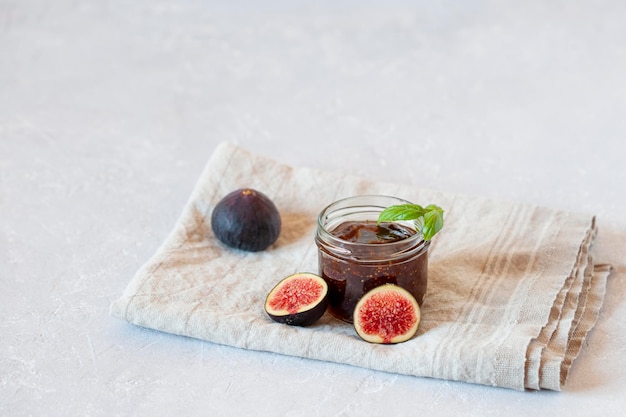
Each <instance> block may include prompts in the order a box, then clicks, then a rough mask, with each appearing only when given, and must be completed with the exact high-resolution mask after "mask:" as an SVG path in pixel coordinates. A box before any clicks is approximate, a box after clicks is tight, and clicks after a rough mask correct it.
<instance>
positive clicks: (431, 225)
mask: <svg viewBox="0 0 626 417" xmlns="http://www.w3.org/2000/svg"><path fill="white" fill-rule="evenodd" d="M443 213H444V211H443V209H442V208H441V207H439V206H437V205H435V204H429V205H428V206H426V208H424V207H422V206H420V205H419V204H399V205H396V206H390V207H387V208H386V209H385V210H383V211H382V212H381V213H380V215H379V216H378V223H380V222H394V221H401V220H413V221H414V223H415V227H416V229H417V231H418V232H419V233H421V234H422V236H423V237H424V240H430V239H432V238H433V236H435V235H436V234H437V233H438V232H439V231H440V230H441V229H442V228H443Z"/></svg>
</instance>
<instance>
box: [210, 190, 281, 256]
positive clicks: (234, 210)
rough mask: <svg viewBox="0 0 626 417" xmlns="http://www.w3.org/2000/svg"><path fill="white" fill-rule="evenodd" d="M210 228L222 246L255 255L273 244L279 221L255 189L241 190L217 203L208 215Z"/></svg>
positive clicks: (268, 203)
mask: <svg viewBox="0 0 626 417" xmlns="http://www.w3.org/2000/svg"><path fill="white" fill-rule="evenodd" d="M211 228H212V229H213V233H214V234H215V236H216V237H217V238H218V239H219V240H220V241H221V242H222V243H224V244H225V245H227V246H229V247H231V248H236V249H241V250H245V251H249V252H258V251H262V250H265V249H267V248H268V247H270V246H271V245H272V244H273V243H274V242H276V240H277V239H278V236H279V235H280V229H281V218H280V213H279V212H278V209H277V208H276V205H275V204H274V202H273V201H272V200H271V199H270V198H269V197H267V196H266V195H265V194H263V193H262V192H260V191H257V190H254V189H251V188H242V189H239V190H235V191H233V192H231V193H230V194H228V195H226V196H225V197H224V198H222V199H221V200H220V201H219V202H218V203H217V205H216V206H215V208H214V209H213V213H212V214H211Z"/></svg>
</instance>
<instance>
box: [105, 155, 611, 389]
mask: <svg viewBox="0 0 626 417" xmlns="http://www.w3.org/2000/svg"><path fill="white" fill-rule="evenodd" d="M243 187H250V188H255V189H257V190H259V191H262V192H263V193H265V194H267V195H268V196H269V197H270V198H272V199H273V201H274V202H275V203H276V205H277V207H278V208H279V210H280V212H281V216H282V220H283V227H282V232H281V235H280V237H279V239H278V241H277V242H276V244H274V245H273V246H272V247H271V248H270V249H268V250H266V251H263V252H255V253H250V252H242V251H237V250H232V249H229V248H226V247H224V246H222V245H221V244H220V243H219V242H218V241H217V240H216V239H215V238H214V236H213V234H212V231H211V227H210V215H211V211H212V209H213V207H214V206H215V204H216V203H217V202H218V201H219V200H220V199H221V198H222V197H223V196H225V195H226V194H227V193H229V192H230V191H233V190H235V189H237V188H243ZM363 194H386V195H394V196H397V197H401V198H405V199H407V200H410V201H413V202H416V203H420V204H429V203H436V204H438V205H440V206H442V207H443V208H444V209H445V210H446V213H445V216H446V217H445V220H446V225H445V227H444V229H443V230H442V231H441V232H440V233H439V234H438V235H437V236H436V237H435V239H434V240H433V243H432V245H431V249H430V258H429V259H430V269H429V284H428V292H427V295H426V298H425V301H424V305H423V308H422V323H421V325H420V328H419V331H418V335H417V336H416V337H415V338H413V339H412V340H410V341H408V342H405V343H401V344H397V345H375V344H370V343H367V342H364V341H362V340H361V339H359V337H358V336H357V334H356V333H355V331H354V329H353V328H352V326H351V325H349V324H346V323H343V322H340V321H338V320H336V319H334V318H332V317H331V316H330V315H329V314H328V313H327V314H325V315H324V316H323V317H322V319H321V320H320V321H319V322H317V323H316V324H315V325H313V326H310V327H292V326H287V325H282V324H278V323H275V322H273V321H272V320H270V319H269V318H268V316H267V315H266V314H265V311H264V309H263V303H264V300H265V296H266V294H267V293H268V292H269V290H270V289H271V288H272V287H273V286H274V285H275V284H276V283H277V282H278V281H279V280H280V279H282V278H283V277H285V276H287V275H289V274H292V273H294V272H300V271H311V272H317V268H318V267H317V248H316V246H315V243H314V240H313V237H314V233H315V227H316V217H317V215H318V213H319V212H320V210H321V209H322V208H323V207H324V206H325V205H327V204H329V203H331V202H333V201H335V200H337V199H339V198H342V197H348V196H352V195H363ZM595 235H596V226H595V221H594V217H593V216H592V215H589V214H576V213H571V212H564V211H557V210H552V209H549V208H543V207H537V206H532V205H526V204H520V203H516V202H506V201H494V200H490V199H485V198H477V197H470V196H464V195H454V194H448V193H443V192H437V191H433V190H430V189H421V188H416V187H415V186H408V185H400V184H392V183H382V182H376V181H371V180H368V179H364V178H359V177H356V176H348V175H343V174H339V173H332V172H325V171H320V170H314V169H307V168H292V167H290V166H288V165H285V164H281V163H279V162H276V161H274V160H271V159H267V158H265V157H261V156H259V155H255V154H252V153H250V152H249V151H247V150H245V149H243V148H241V147H238V146H236V145H233V144H229V143H223V144H221V145H219V146H218V148H217V149H216V150H215V152H214V154H213V155H212V157H211V159H210V160H209V163H208V164H207V166H206V168H205V170H204V171H203V173H202V175H201V177H200V179H199V180H198V182H197V184H196V186H195V188H194V190H193V193H192V195H191V197H190V199H189V201H188V203H187V204H186V205H185V207H184V209H183V211H182V214H181V216H180V218H179V220H178V221H177V223H176V225H175V227H174V229H173V231H172V232H171V234H170V235H169V236H168V237H167V238H166V239H165V241H164V243H163V244H162V246H161V247H160V248H159V249H158V251H157V252H156V253H155V254H154V256H153V257H152V258H151V259H149V260H147V262H146V263H145V264H144V265H143V266H142V267H141V268H140V270H139V271H138V272H137V273H136V275H135V276H134V277H133V278H132V279H131V281H130V283H129V284H128V286H127V288H126V290H125V291H124V293H123V295H122V296H121V298H120V299H119V300H117V301H115V302H113V303H112V305H111V314H112V315H113V316H115V317H117V318H120V319H123V320H126V321H128V322H130V323H133V324H135V325H138V326H144V327H148V328H152V329H156V330H161V331H164V332H169V333H174V334H178V335H185V336H190V337H194V338H199V339H203V340H207V341H210V342H214V343H219V344H224V345H230V346H235V347H239V348H244V349H253V350H259V351H269V352H275V353H279V354H285V355H294V356H300V357H304V358H311V359H317V360H322V361H330V362H337V363H343V364H351V365H355V366H359V367H365V368H371V369H374V370H381V371H387V372H394V373H400V374H407V375H414V376H418V377H432V378H441V379H447V380H455V381H465V382H470V383H477V384H486V385H493V386H500V387H507V388H512V389H517V390H524V389H531V390H538V389H550V390H560V389H562V387H563V384H564V383H565V380H566V378H567V376H568V371H569V369H570V366H571V364H572V362H573V360H574V359H575V358H576V356H577V355H578V353H579V352H580V350H581V348H582V346H583V344H584V340H585V337H586V335H587V333H588V332H589V331H590V330H591V328H592V327H593V326H594V324H595V322H596V320H597V318H598V314H599V310H600V308H601V306H602V303H603V297H604V292H605V289H606V281H607V277H608V275H609V273H610V266H608V265H594V263H593V258H592V255H591V251H590V247H591V245H592V242H593V240H594V237H595Z"/></svg>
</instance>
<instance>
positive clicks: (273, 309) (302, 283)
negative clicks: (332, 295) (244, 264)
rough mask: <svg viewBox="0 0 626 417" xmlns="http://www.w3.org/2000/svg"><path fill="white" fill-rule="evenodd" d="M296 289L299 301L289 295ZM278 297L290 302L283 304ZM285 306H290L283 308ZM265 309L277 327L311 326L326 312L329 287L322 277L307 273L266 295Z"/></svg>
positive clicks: (287, 280) (299, 274) (282, 283)
mask: <svg viewBox="0 0 626 417" xmlns="http://www.w3.org/2000/svg"><path fill="white" fill-rule="evenodd" d="M295 289H297V290H299V291H298V293H299V294H300V297H301V299H300V300H294V299H293V298H294V297H296V295H294V294H293V292H292V291H293V290H295ZM307 290H308V291H307ZM281 297H288V298H289V299H288V300H284V299H281ZM281 301H283V304H281ZM285 303H288V304H289V306H286V305H284V304H285ZM264 307H265V312H266V313H267V315H268V316H269V317H270V318H271V319H272V320H274V321H276V322H278V323H283V324H288V325H290V326H310V325H311V324H313V323H315V322H316V321H317V320H319V319H320V318H321V317H322V316H323V315H324V312H326V308H327V307H328V284H327V283H326V281H325V280H324V279H323V278H322V277H320V276H319V275H316V274H313V273H310V272H299V273H296V274H293V275H289V276H288V277H286V278H283V279H282V280H281V281H280V282H279V283H278V284H276V285H275V286H274V288H272V290H271V291H270V292H269V293H268V295H267V297H266V298H265V305H264Z"/></svg>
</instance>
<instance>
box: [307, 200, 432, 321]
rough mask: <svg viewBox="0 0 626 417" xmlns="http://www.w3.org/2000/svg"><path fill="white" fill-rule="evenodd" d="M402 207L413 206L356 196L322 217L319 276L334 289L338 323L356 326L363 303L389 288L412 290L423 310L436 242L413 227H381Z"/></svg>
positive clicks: (331, 294)
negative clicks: (383, 216) (385, 214)
mask: <svg viewBox="0 0 626 417" xmlns="http://www.w3.org/2000/svg"><path fill="white" fill-rule="evenodd" d="M398 204H410V202H409V201H405V200H402V199H399V198H396V197H391V196H382V195H365V196H355V197H348V198H345V199H342V200H338V201H336V202H334V203H332V204H330V205H329V206H327V207H326V208H324V209H323V210H322V211H321V212H320V214H319V216H318V223H317V232H316V236H315V242H316V244H317V247H318V260H319V273H320V275H321V276H322V277H323V278H324V279H325V280H326V282H327V283H328V286H329V297H330V312H331V313H332V314H333V315H334V316H335V317H337V318H339V319H341V320H344V321H347V322H352V321H353V318H352V315H353V312H354V307H355V306H356V303H357V302H358V301H359V300H360V299H361V297H362V296H363V295H364V294H365V293H366V292H368V291H369V290H371V289H372V288H374V287H377V286H379V285H383V284H389V283H391V284H395V285H398V286H400V287H402V288H404V289H406V290H407V291H409V292H410V293H411V294H412V295H413V296H414V297H415V299H416V300H417V302H418V303H419V304H420V305H421V304H422V301H423V298H424V294H425V293H426V288H427V281H428V248H429V246H430V242H429V241H424V240H423V238H422V236H421V234H420V233H417V232H416V231H415V228H414V225H413V223H412V222H410V221H408V222H394V223H393V224H390V223H387V224H381V225H377V220H378V216H379V215H380V213H381V212H382V211H383V210H384V209H385V208H387V207H389V206H392V205H398Z"/></svg>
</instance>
